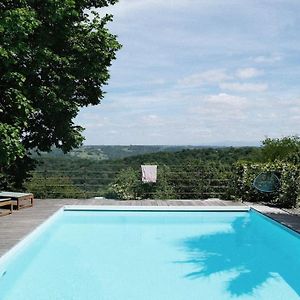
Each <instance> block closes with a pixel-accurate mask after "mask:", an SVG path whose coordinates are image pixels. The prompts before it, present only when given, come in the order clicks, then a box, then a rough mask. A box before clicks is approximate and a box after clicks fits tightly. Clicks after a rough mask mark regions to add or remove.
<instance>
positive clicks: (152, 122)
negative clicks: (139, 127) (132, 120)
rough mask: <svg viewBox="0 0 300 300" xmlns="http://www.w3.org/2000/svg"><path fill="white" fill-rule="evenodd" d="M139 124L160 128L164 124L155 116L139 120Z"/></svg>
mask: <svg viewBox="0 0 300 300" xmlns="http://www.w3.org/2000/svg"><path fill="white" fill-rule="evenodd" d="M140 121H141V123H142V124H143V125H146V126H162V125H165V122H164V120H163V119H162V118H160V117H159V116H157V115H155V114H150V115H147V116H144V117H142V118H141V120H140Z"/></svg>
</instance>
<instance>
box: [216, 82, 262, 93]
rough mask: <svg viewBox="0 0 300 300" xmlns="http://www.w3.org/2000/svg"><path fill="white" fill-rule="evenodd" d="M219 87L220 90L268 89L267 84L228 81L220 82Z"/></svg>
mask: <svg viewBox="0 0 300 300" xmlns="http://www.w3.org/2000/svg"><path fill="white" fill-rule="evenodd" d="M220 88H221V89H222V90H228V91H233V92H264V91H266V90H267V89H268V84H266V83H239V82H228V83H221V84H220Z"/></svg>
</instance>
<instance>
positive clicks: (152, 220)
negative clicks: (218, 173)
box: [0, 208, 300, 300]
mask: <svg viewBox="0 0 300 300" xmlns="http://www.w3.org/2000/svg"><path fill="white" fill-rule="evenodd" d="M0 299H2V300H26V299H30V300H48V299H49V300H61V299H63V300H69V299H70V300H71V299H72V300H83V299H87V300H94V299H95V300H96V299H97V300H100V299H101V300H102V299H103V300H115V299H118V300H120V299H124V300H127V299H128V300H129V299H130V300H137V299H139V300H141V299H144V300H148V299H151V300H153V299H155V300H156V299H157V300H160V299H172V300H183V299H191V300H192V299H197V300H198V299H212V300H219V299H220V300H224V299H226V300H230V299H235V300H236V299H247V300H248V299H272V300H274V299H275V300H276V299H288V300H293V299H300V238H299V235H298V234H296V233H293V232H292V231H290V230H288V229H284V228H283V227H282V226H281V225H278V224H276V223H275V222H273V221H271V220H269V219H268V218H267V217H265V216H262V215H261V214H259V213H257V212H255V211H253V210H250V211H230V212H215V211H147V210H146V211H126V210H117V211H100V210H73V209H72V208H71V210H68V209H66V210H60V211H59V212H58V213H56V214H55V215H54V216H53V217H51V218H50V219H49V220H48V221H47V222H46V223H45V224H43V225H42V226H41V227H39V228H38V229H37V230H36V231H35V232H34V233H33V234H31V235H30V236H28V237H27V238H26V239H25V240H23V241H22V242H21V243H20V244H19V245H17V246H16V247H15V248H13V249H12V250H11V251H10V252H8V253H7V254H6V255H5V256H3V257H2V258H1V259H0Z"/></svg>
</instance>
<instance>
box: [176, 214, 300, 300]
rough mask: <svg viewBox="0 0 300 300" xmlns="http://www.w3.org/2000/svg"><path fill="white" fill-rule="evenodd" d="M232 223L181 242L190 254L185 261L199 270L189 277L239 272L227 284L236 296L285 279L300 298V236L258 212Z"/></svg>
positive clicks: (230, 291) (181, 245)
mask: <svg viewBox="0 0 300 300" xmlns="http://www.w3.org/2000/svg"><path fill="white" fill-rule="evenodd" d="M231 226H232V229H233V230H231V231H227V232H218V233H215V234H210V235H199V236H194V237H191V238H187V239H184V240H182V241H181V244H180V247H181V248H182V249H183V250H184V251H186V252H187V254H188V259H187V260H185V261H183V262H181V263H186V264H192V265H193V267H195V269H196V271H194V272H192V273H189V274H187V275H186V278H189V279H198V278H207V277H209V276H210V275H213V274H217V273H219V272H227V273H230V272H231V273H232V272H233V273H234V274H236V275H235V276H231V279H230V280H229V281H228V282H227V284H226V287H227V291H228V292H229V293H230V294H231V295H232V296H242V295H251V294H253V293H254V291H255V290H257V289H259V287H261V286H262V285H266V284H268V282H270V281H272V282H274V280H283V281H285V282H286V283H287V284H288V285H289V287H290V288H291V289H293V290H294V292H296V293H297V294H298V295H299V298H300V255H299V254H300V239H299V237H296V236H294V235H292V234H290V233H287V232H286V231H285V230H283V229H282V228H280V227H278V226H276V225H274V224H272V223H271V222H269V221H266V220H265V219H264V218H263V217H261V216H259V215H257V214H256V213H250V214H249V216H248V217H238V218H236V219H235V220H234V221H233V222H232V224H231ZM272 279H273V280H272Z"/></svg>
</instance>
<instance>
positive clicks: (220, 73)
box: [178, 69, 231, 87]
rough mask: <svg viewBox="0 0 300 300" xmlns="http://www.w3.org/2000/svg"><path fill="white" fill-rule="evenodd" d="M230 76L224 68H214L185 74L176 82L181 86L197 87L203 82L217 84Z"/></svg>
mask: <svg viewBox="0 0 300 300" xmlns="http://www.w3.org/2000/svg"><path fill="white" fill-rule="evenodd" d="M230 78H231V77H230V76H229V75H228V74H227V73H226V71H225V70H224V69H215V70H208V71H204V72H201V73H197V74H193V75H191V76H187V77H185V78H183V79H181V80H179V81H178V83H179V84H180V85H182V86H187V87H197V86H201V85H204V84H215V83H217V84H218V83H220V82H222V81H225V80H229V79H230Z"/></svg>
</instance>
